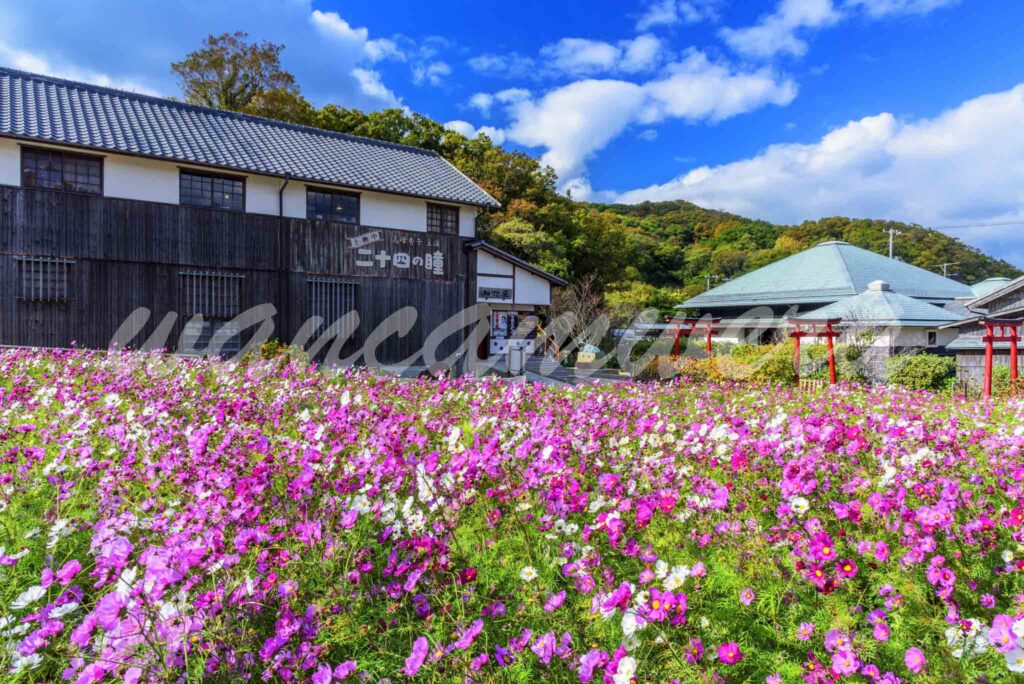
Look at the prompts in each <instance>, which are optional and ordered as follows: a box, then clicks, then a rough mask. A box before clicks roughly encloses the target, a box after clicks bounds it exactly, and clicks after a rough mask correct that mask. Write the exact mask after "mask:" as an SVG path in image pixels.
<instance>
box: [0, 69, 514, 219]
mask: <svg viewBox="0 0 1024 684" xmlns="http://www.w3.org/2000/svg"><path fill="white" fill-rule="evenodd" d="M4 135H6V136H16V137H19V138H25V139H30V140H38V141H43V142H50V143H58V144H66V145H75V146H80V147H87V148H93V149H98V150H107V151H110V152H122V153H125V154H135V155H142V156H145V157H154V158H157V159H167V160H173V161H176V162H184V163H193V164H201V165H207V166H215V167H221V168H227V169H235V170H238V171H246V172H250V173H257V174H267V175H272V176H279V177H283V176H285V175H288V174H290V175H291V176H292V177H293V178H296V179H298V180H306V181H313V182H320V183H329V184H332V185H342V186H347V187H352V188H362V189H366V190H378V191H381V192H392V193H398V194H403V195H413V196H416V197H425V198H429V199H438V200H444V201H449V202H457V203H462V204H473V205H477V206H486V207H493V206H498V203H497V202H496V201H495V200H494V198H493V197H491V196H490V195H488V194H487V193H486V192H484V190H482V189H481V188H480V187H479V186H478V185H476V184H475V183H473V181H471V180H470V179H469V178H467V177H466V176H464V175H463V174H462V173H461V172H459V171H458V169H456V168H455V167H454V166H452V165H451V164H449V163H448V162H447V161H446V160H445V159H444V158H442V157H441V156H440V155H438V154H435V153H434V152H431V151H428V150H422V149H419V148H416V147H409V146H407V145H396V144H393V143H386V142H380V141H376V140H370V139H367V138H360V137H358V136H353V135H345V134H342V133H334V132H331V131H324V130H320V129H317V128H309V127H306V126H297V125H294V124H287V123H282V122H280V121H274V120H272V119H263V118H260V117H255V116H247V115H244V114H236V113H233V112H224V111H220V110H216V109H209V108H207V107H196V106H193V105H188V104H184V103H181V102H175V101H173V100H165V99H161V98H157V97H150V96H147V95H137V94H135V93H128V92H124V91H120V90H113V89H110V88H103V87H100V86H94V85H89V84H86V83H76V82H73V81H65V80H61V79H57V78H51V77H49V76H39V75H36V74H28V73H25V72H21V71H15V70H12V69H7V68H4V67H0V136H4Z"/></svg>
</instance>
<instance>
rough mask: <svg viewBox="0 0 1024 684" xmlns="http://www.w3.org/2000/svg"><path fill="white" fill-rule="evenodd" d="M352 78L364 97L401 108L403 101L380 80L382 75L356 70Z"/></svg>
mask: <svg viewBox="0 0 1024 684" xmlns="http://www.w3.org/2000/svg"><path fill="white" fill-rule="evenodd" d="M352 76H353V78H355V79H356V82H357V83H358V84H359V89H360V90H361V91H362V92H363V94H364V95H366V96H368V97H371V98H373V99H374V100H378V101H380V102H382V103H383V104H384V105H385V106H387V107H401V106H402V100H401V98H399V97H398V96H397V95H395V94H394V92H392V91H391V90H390V89H389V88H388V87H387V86H385V85H384V83H383V82H382V81H381V80H380V73H378V72H376V71H374V70H372V69H362V68H356V69H353V70H352Z"/></svg>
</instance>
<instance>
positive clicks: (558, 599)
mask: <svg viewBox="0 0 1024 684" xmlns="http://www.w3.org/2000/svg"><path fill="white" fill-rule="evenodd" d="M563 603H565V590H562V591H560V592H558V593H557V594H552V595H551V596H549V597H548V600H547V601H545V602H544V610H545V611H546V612H548V613H553V612H555V611H556V610H558V609H559V608H561V607H562V604H563Z"/></svg>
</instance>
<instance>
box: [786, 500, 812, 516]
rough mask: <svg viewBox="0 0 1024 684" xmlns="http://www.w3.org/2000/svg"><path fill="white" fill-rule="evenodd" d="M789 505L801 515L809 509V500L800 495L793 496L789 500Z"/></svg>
mask: <svg viewBox="0 0 1024 684" xmlns="http://www.w3.org/2000/svg"><path fill="white" fill-rule="evenodd" d="M789 507H790V508H791V509H793V512H794V513H796V514H797V515H803V514H804V513H806V512H807V511H809V510H810V509H811V502H810V501H808V500H807V499H805V498H804V497H802V496H794V497H793V498H792V499H790V501H789Z"/></svg>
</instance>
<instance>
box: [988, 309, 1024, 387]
mask: <svg viewBox="0 0 1024 684" xmlns="http://www.w3.org/2000/svg"><path fill="white" fill-rule="evenodd" d="M978 324H979V325H983V326H985V335H984V336H983V337H982V338H981V341H982V342H984V343H985V384H984V394H985V398H986V399H987V398H989V397H991V396H992V356H993V350H994V348H995V343H996V342H1009V343H1010V379H1011V380H1016V379H1017V342H1018V340H1020V327H1021V325H1024V321H1021V320H1010V319H1006V318H986V319H983V320H981V321H978Z"/></svg>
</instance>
